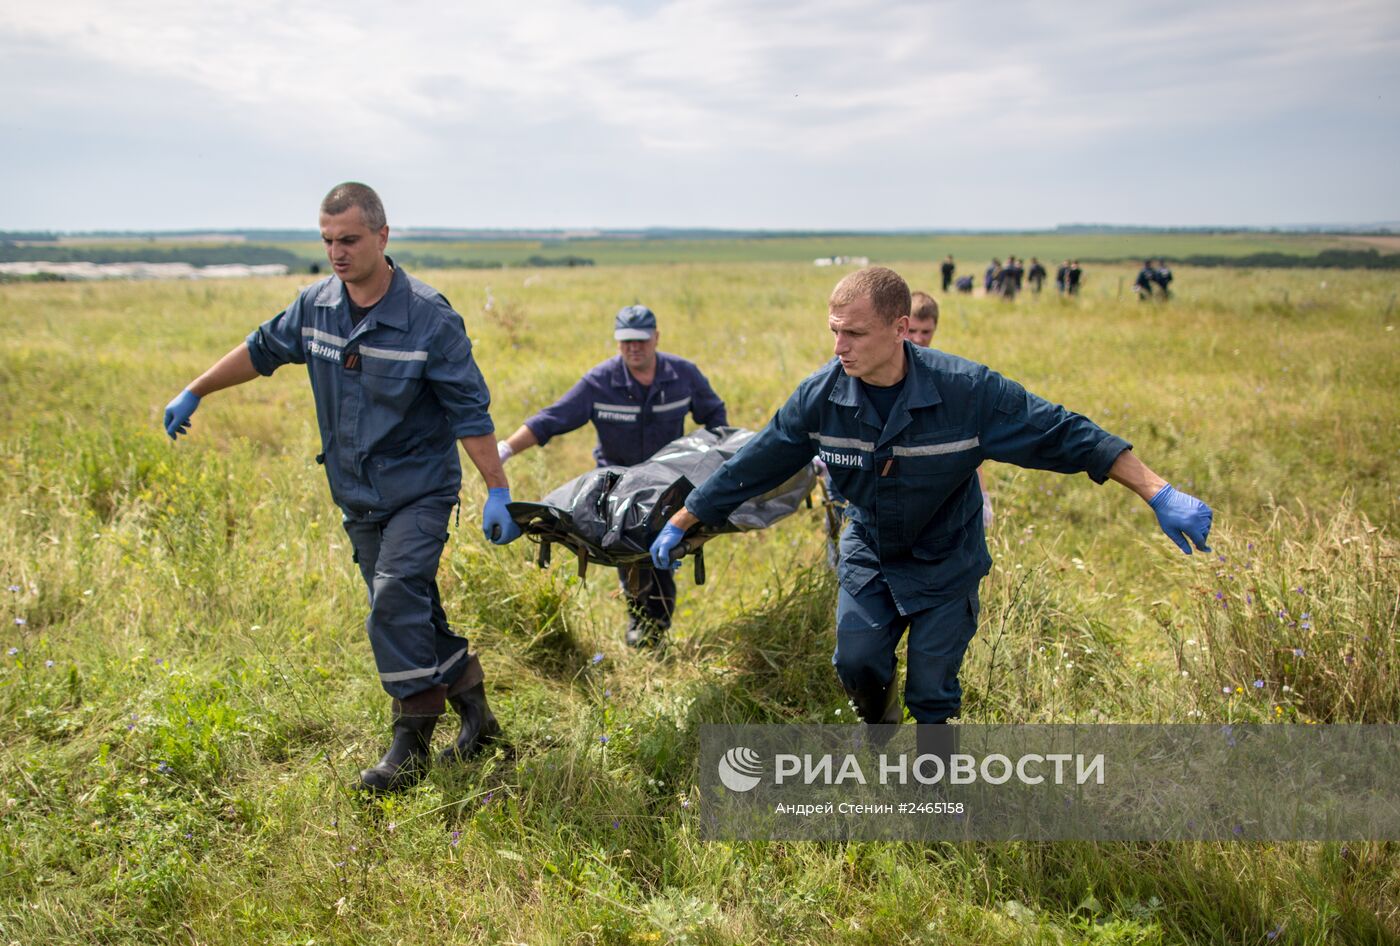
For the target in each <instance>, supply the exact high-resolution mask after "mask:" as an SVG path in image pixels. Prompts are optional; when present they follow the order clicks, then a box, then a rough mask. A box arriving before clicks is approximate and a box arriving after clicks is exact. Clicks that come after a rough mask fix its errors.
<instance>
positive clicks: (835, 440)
mask: <svg viewBox="0 0 1400 946" xmlns="http://www.w3.org/2000/svg"><path fill="white" fill-rule="evenodd" d="M809 436H810V437H811V438H812V439H813V440H815V441H816V442H817V443H819V444H821V445H822V446H823V447H831V448H832V449H835V450H864V451H866V452H867V453H869V452H872V451H874V449H875V444H874V443H873V442H872V441H869V440H857V439H855V438H854V437H828V436H827V435H826V434H810V435H809Z"/></svg>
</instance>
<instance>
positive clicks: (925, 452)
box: [890, 437, 982, 457]
mask: <svg viewBox="0 0 1400 946" xmlns="http://www.w3.org/2000/svg"><path fill="white" fill-rule="evenodd" d="M981 442H982V441H981V440H980V439H979V438H977V437H969V438H967V439H966V440H954V441H952V442H951V443H930V444H925V445H923V446H920V447H891V448H890V452H891V453H893V454H894V455H895V456H897V457H936V456H941V455H943V454H945V453H962V452H963V451H964V450H971V449H972V448H973V447H975V446H977V445H978V444H980V443H981Z"/></svg>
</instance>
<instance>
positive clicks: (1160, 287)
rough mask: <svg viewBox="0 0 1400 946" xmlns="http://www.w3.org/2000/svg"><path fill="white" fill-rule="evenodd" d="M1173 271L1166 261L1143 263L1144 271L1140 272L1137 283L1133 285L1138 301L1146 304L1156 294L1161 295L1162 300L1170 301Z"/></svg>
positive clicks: (1146, 260) (1144, 261)
mask: <svg viewBox="0 0 1400 946" xmlns="http://www.w3.org/2000/svg"><path fill="white" fill-rule="evenodd" d="M1171 284H1172V270H1171V267H1170V266H1168V265H1167V261H1166V260H1164V259H1159V260H1155V261H1154V260H1150V259H1145V260H1143V261H1142V269H1140V270H1138V274H1137V281H1136V282H1134V283H1133V292H1136V293H1137V295H1138V300H1139V301H1141V302H1146V301H1147V300H1148V299H1151V298H1152V297H1153V296H1154V295H1155V294H1157V293H1159V292H1160V293H1161V298H1163V299H1170V298H1171V297H1172V291H1171Z"/></svg>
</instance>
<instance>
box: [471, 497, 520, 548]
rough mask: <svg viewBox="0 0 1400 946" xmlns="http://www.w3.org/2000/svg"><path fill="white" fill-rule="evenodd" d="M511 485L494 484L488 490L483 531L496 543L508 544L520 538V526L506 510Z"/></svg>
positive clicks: (482, 516)
mask: <svg viewBox="0 0 1400 946" xmlns="http://www.w3.org/2000/svg"><path fill="white" fill-rule="evenodd" d="M508 502H510V487H509V486H493V487H492V488H491V489H489V490H487V491H486V510H485V511H484V512H483V513H482V514H481V531H482V532H484V533H486V538H488V539H490V540H491V542H492V543H494V544H496V545H508V544H509V543H511V542H514V541H515V540H516V539H518V538H520V527H519V526H518V525H516V524H515V520H514V519H512V518H511V517H510V513H509V512H507V511H506V503H508Z"/></svg>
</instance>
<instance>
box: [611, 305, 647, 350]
mask: <svg viewBox="0 0 1400 946" xmlns="http://www.w3.org/2000/svg"><path fill="white" fill-rule="evenodd" d="M655 334H656V313H654V312H652V311H651V310H650V309H648V308H647V307H646V306H644V305H629V306H627V307H625V308H623V309H621V310H620V311H619V312H618V313H617V318H615V319H613V338H615V339H617V340H618V341H619V342H644V341H646V340H647V339H649V338H651V337H652V336H653V335H655Z"/></svg>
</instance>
